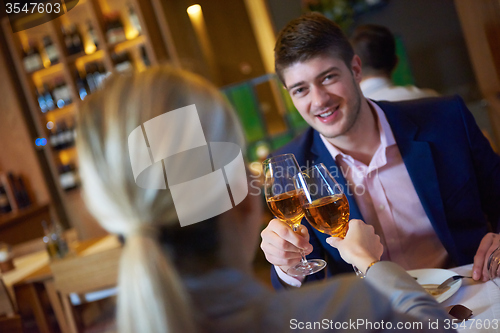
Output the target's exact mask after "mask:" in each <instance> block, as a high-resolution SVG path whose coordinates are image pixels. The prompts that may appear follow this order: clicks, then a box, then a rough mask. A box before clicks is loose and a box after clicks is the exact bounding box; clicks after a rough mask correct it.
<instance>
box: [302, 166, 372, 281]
mask: <svg viewBox="0 0 500 333" xmlns="http://www.w3.org/2000/svg"><path fill="white" fill-rule="evenodd" d="M294 180H295V188H296V189H297V191H299V193H300V196H299V200H300V203H301V205H302V209H303V210H304V213H305V217H306V219H307V221H308V222H309V223H310V224H311V225H312V226H313V227H314V228H316V229H317V230H318V231H320V232H322V233H324V234H328V235H330V236H333V237H340V238H344V237H345V235H346V234H347V229H348V225H349V202H348V201H347V198H346V196H345V194H344V191H343V189H342V187H341V186H340V185H339V184H338V183H337V181H336V180H335V178H333V177H332V175H331V174H330V172H329V171H328V169H327V168H326V167H325V165H324V164H323V163H320V164H317V165H313V166H312V167H311V168H309V169H307V170H305V171H304V172H302V173H299V174H297V175H296V176H295V178H294ZM352 267H353V269H354V271H355V272H356V275H357V276H360V277H364V274H363V273H362V272H361V271H359V270H358V269H357V268H356V266H354V265H353V266H352Z"/></svg>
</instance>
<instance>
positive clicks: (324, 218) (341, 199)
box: [301, 194, 349, 238]
mask: <svg viewBox="0 0 500 333" xmlns="http://www.w3.org/2000/svg"><path fill="white" fill-rule="evenodd" d="M301 197H302V198H305V196H304V195H303V196H301ZM302 201H303V203H302V207H303V209H304V213H305V217H306V219H307V221H309V223H310V224H311V225H312V226H313V227H314V228H316V229H317V230H318V231H320V232H322V233H324V234H328V235H330V236H333V237H341V238H344V237H345V235H346V234H347V228H348V223H349V202H348V201H347V198H346V196H345V195H344V194H334V195H330V196H326V197H323V198H319V199H316V200H314V201H312V202H309V201H307V199H302Z"/></svg>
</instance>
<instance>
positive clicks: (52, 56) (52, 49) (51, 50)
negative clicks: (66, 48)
mask: <svg viewBox="0 0 500 333" xmlns="http://www.w3.org/2000/svg"><path fill="white" fill-rule="evenodd" d="M43 47H44V49H45V54H46V55H47V58H49V60H50V64H51V65H53V64H56V63H57V62H59V52H58V51H57V47H56V46H55V45H54V43H53V42H52V39H51V38H50V36H45V37H43Z"/></svg>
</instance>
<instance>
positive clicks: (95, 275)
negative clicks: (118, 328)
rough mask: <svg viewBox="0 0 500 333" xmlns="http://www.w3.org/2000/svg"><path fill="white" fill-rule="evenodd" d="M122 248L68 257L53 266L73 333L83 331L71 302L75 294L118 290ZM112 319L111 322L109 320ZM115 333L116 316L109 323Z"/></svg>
mask: <svg viewBox="0 0 500 333" xmlns="http://www.w3.org/2000/svg"><path fill="white" fill-rule="evenodd" d="M121 251H122V249H121V248H116V249H111V250H106V251H102V252H98V253H95V254H91V255H87V256H82V257H79V256H75V257H68V258H64V259H61V260H55V261H53V262H51V264H50V267H51V270H52V274H53V277H54V287H55V290H56V291H57V292H58V293H59V294H60V296H61V299H62V305H63V309H64V313H65V317H66V319H67V326H68V330H69V331H70V332H71V333H77V332H81V331H82V330H83V327H82V324H81V319H80V320H77V317H76V316H75V311H74V310H75V306H74V304H72V302H71V301H70V295H71V294H86V293H90V292H94V291H98V290H103V289H108V288H112V287H114V286H116V284H117V277H118V264H119V259H120V256H121ZM107 319H109V318H107ZM108 322H110V324H111V325H103V326H111V328H110V329H106V328H104V329H103V330H104V331H110V330H114V326H113V325H114V316H113V318H111V320H108Z"/></svg>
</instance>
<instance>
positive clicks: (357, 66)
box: [351, 54, 362, 83]
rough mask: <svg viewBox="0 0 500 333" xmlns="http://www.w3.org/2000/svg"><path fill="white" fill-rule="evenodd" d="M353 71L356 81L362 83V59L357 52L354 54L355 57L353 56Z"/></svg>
mask: <svg viewBox="0 0 500 333" xmlns="http://www.w3.org/2000/svg"><path fill="white" fill-rule="evenodd" d="M351 71H352V75H353V77H354V79H355V80H356V82H357V83H360V82H361V78H362V71H361V59H360V58H359V56H358V55H356V54H355V55H354V57H352V61H351Z"/></svg>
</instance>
